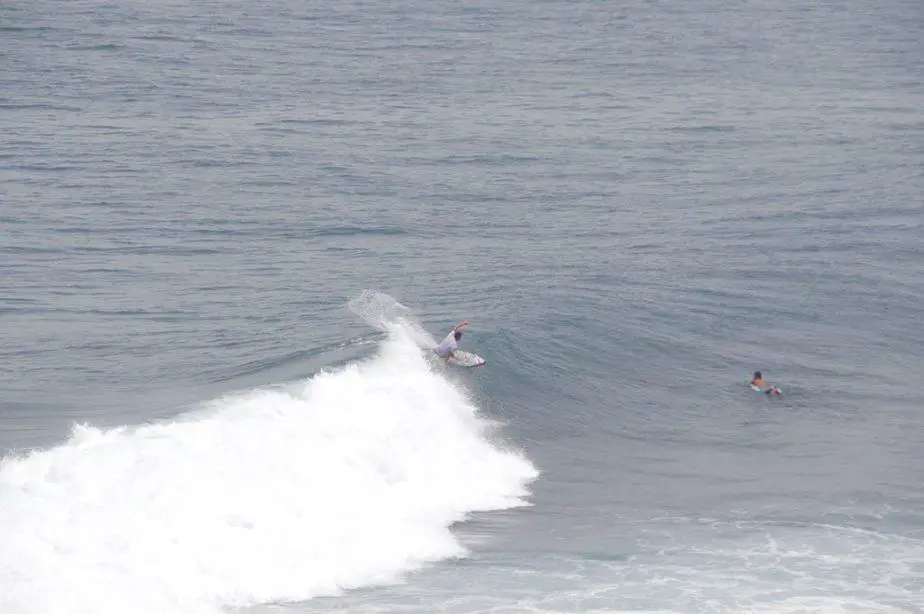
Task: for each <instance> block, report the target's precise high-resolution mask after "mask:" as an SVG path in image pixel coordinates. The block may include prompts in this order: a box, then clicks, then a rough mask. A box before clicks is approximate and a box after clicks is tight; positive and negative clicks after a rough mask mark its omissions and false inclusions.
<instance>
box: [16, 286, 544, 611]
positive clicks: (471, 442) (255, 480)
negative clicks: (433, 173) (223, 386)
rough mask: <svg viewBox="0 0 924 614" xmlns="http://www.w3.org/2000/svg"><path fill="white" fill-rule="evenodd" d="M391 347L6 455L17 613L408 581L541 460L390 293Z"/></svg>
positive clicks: (378, 299)
mask: <svg viewBox="0 0 924 614" xmlns="http://www.w3.org/2000/svg"><path fill="white" fill-rule="evenodd" d="M350 308H351V309H352V310H353V311H354V312H356V313H357V314H359V315H360V316H361V317H363V318H364V319H365V320H366V321H367V322H368V323H370V324H371V325H374V326H376V327H377V328H378V329H380V330H382V331H384V332H385V333H386V334H385V335H384V336H383V340H382V341H381V343H380V344H379V345H378V347H377V349H376V352H375V353H374V355H372V356H370V357H368V358H365V359H363V360H358V361H355V362H351V363H349V364H346V365H344V366H341V367H337V368H334V369H330V370H325V371H321V372H319V373H316V374H315V375H313V376H312V377H310V378H308V379H306V380H303V381H297V382H289V383H284V384H280V385H278V386H274V387H270V388H261V389H254V390H249V391H244V392H240V393H234V394H230V395H228V396H225V397H222V398H218V399H215V400H212V401H210V402H208V403H205V404H203V405H200V406H197V407H194V408H191V409H190V410H189V411H188V412H186V413H184V414H182V415H180V416H178V417H176V418H175V419H172V420H170V421H165V422H159V423H152V424H145V425H132V426H122V427H119V428H115V429H108V430H104V429H100V428H94V427H93V426H90V425H85V424H84V425H75V426H74V428H73V432H72V435H71V437H70V438H69V439H68V440H67V441H66V442H65V443H63V444H61V445H59V446H57V447H54V448H51V449H44V450H33V451H29V452H19V453H14V454H10V455H8V456H7V457H5V458H4V459H3V460H2V464H0V544H2V548H0V612H3V614H39V613H41V614H56V613H64V612H67V613H68V614H84V613H86V614H90V613H93V614H108V613H116V612H133V613H137V614H160V613H166V612H184V613H187V614H214V613H216V612H221V611H224V610H225V609H226V608H228V607H235V606H247V605H252V604H258V603H279V602H291V601H301V600H306V599H311V598H313V597H317V596H324V595H334V594H339V593H341V592H342V591H344V590H348V589H351V588H355V587H361V586H369V585H381V584H387V583H395V582H400V581H401V579H402V578H403V577H405V576H406V574H408V573H409V572H412V571H413V570H415V569H419V568H420V567H421V566H422V565H424V564H426V563H428V562H433V561H439V560H443V559H447V558H452V557H464V556H465V555H466V550H465V548H464V547H463V546H462V544H460V542H459V541H458V540H457V539H456V538H455V537H454V535H453V532H452V530H451V529H452V526H453V524H454V523H458V522H460V521H463V520H465V519H466V518H467V517H468V516H469V515H471V514H472V513H474V512H479V511H490V510H501V509H508V508H514V507H517V506H524V505H528V504H529V503H528V496H529V491H528V485H529V483H530V482H531V481H532V480H534V479H535V478H536V477H537V475H538V471H537V469H536V468H535V467H534V466H533V465H532V464H531V462H530V461H529V460H528V459H527V458H525V456H524V455H523V454H522V453H521V452H520V451H518V450H516V449H515V448H514V447H512V446H511V445H509V444H508V443H506V442H504V440H503V438H502V436H501V434H500V432H499V431H500V429H499V425H498V424H497V423H495V422H493V421H491V420H489V419H488V418H487V417H486V416H484V415H483V414H482V412H481V411H480V410H479V407H478V405H477V403H476V400H475V398H474V396H473V394H472V393H471V391H470V390H469V389H468V388H467V387H466V385H465V384H464V383H463V382H462V381H461V380H459V379H458V378H456V377H454V376H453V374H452V373H451V372H448V371H446V370H445V368H443V367H440V366H439V365H436V364H433V363H432V362H431V361H430V360H429V358H428V357H427V352H426V351H424V348H425V346H426V345H427V344H429V343H431V342H432V339H431V338H430V337H429V335H427V333H426V332H424V331H423V330H422V329H421V327H420V326H419V325H418V324H417V323H416V322H415V321H414V319H413V316H412V315H411V314H409V313H408V312H407V310H406V309H404V308H403V307H402V306H401V305H400V304H398V303H397V302H395V301H393V300H392V299H390V297H387V296H386V295H382V294H377V293H365V294H363V295H362V296H361V297H359V298H358V299H356V300H354V301H352V302H351V303H350Z"/></svg>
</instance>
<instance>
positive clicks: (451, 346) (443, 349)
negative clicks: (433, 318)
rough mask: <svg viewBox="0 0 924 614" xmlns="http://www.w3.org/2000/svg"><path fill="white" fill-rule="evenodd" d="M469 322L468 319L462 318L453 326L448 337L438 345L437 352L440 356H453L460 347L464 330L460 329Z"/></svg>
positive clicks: (447, 357) (446, 357)
mask: <svg viewBox="0 0 924 614" xmlns="http://www.w3.org/2000/svg"><path fill="white" fill-rule="evenodd" d="M466 324H468V320H462V321H461V322H459V323H458V324H456V325H455V326H453V327H452V330H451V331H449V334H448V335H446V338H445V339H443V341H442V342H440V344H439V345H438V346H437V347H436V354H437V356H439V357H440V358H445V359H447V360H448V359H449V358H452V355H453V353H454V352H455V351H456V350H458V349H459V340H460V339H462V332H461V331H460V330H459V329H460V328H462V327H463V326H465V325H466Z"/></svg>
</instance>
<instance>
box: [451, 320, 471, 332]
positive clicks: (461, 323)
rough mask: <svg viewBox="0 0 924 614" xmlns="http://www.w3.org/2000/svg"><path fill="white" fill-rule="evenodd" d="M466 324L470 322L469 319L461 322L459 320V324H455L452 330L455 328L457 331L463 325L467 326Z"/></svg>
mask: <svg viewBox="0 0 924 614" xmlns="http://www.w3.org/2000/svg"><path fill="white" fill-rule="evenodd" d="M466 324H468V320H462V321H461V322H459V323H458V324H456V325H455V326H453V327H452V330H453V331H457V330H459V329H460V328H462V327H463V326H465V325H466Z"/></svg>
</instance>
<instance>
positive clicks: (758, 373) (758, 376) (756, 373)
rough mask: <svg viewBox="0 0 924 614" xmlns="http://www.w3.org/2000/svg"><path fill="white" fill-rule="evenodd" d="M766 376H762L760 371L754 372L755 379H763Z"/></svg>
mask: <svg viewBox="0 0 924 614" xmlns="http://www.w3.org/2000/svg"><path fill="white" fill-rule="evenodd" d="M763 378H764V376H763V375H761V374H760V371H754V379H763Z"/></svg>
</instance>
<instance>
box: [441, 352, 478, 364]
mask: <svg viewBox="0 0 924 614" xmlns="http://www.w3.org/2000/svg"><path fill="white" fill-rule="evenodd" d="M446 362H448V363H449V364H451V365H455V366H457V367H480V366H481V365H483V364H484V363H485V359H484V358H482V357H481V356H479V355H478V354H473V353H471V352H466V351H465V350H456V351H454V352H453V353H452V358H448V359H447V360H446Z"/></svg>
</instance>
